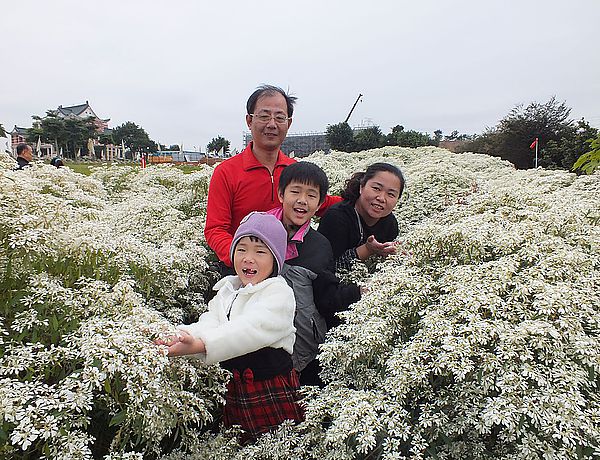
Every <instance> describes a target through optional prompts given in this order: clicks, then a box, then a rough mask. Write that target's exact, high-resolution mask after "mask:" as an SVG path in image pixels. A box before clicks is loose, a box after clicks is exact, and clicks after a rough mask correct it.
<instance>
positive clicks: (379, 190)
mask: <svg viewBox="0 0 600 460" xmlns="http://www.w3.org/2000/svg"><path fill="white" fill-rule="evenodd" d="M399 198H400V179H399V178H398V176H396V175H395V174H392V173H391V172H389V171H378V172H377V173H375V175H374V176H373V177H371V178H370V179H369V180H368V181H367V182H366V184H365V185H364V186H361V187H360V196H359V197H358V200H356V210H357V211H358V213H359V214H360V216H361V217H362V218H363V220H364V221H365V222H366V224H367V225H369V226H371V225H375V224H376V223H377V222H378V221H379V219H381V218H382V217H385V216H387V215H389V214H390V213H391V212H392V210H393V209H394V206H396V203H398V199H399Z"/></svg>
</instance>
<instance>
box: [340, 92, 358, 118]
mask: <svg viewBox="0 0 600 460" xmlns="http://www.w3.org/2000/svg"><path fill="white" fill-rule="evenodd" d="M361 97H362V94H360V93H359V94H358V97H357V98H356V101H355V102H354V105H353V106H352V108H351V109H350V113H349V114H348V116H347V117H346V119H345V120H344V123H348V120H349V119H350V115H352V112H354V108H355V107H356V104H358V101H359V100H360V98H361Z"/></svg>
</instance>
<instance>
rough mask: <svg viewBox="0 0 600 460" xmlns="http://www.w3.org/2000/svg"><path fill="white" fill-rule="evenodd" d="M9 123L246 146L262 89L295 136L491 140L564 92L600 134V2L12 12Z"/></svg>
mask: <svg viewBox="0 0 600 460" xmlns="http://www.w3.org/2000/svg"><path fill="white" fill-rule="evenodd" d="M1 6H2V8H1V13H0V31H1V32H0V51H2V57H3V60H2V62H3V64H1V65H0V123H1V124H2V125H3V126H4V127H5V128H6V129H7V130H11V129H12V127H13V126H14V125H15V124H16V125H18V126H25V127H29V126H31V121H32V120H31V116H32V115H43V114H44V113H45V111H46V110H48V109H55V108H56V107H58V106H59V105H61V104H62V105H64V106H68V105H76V104H81V103H84V102H85V101H86V100H88V101H89V102H90V105H91V106H92V108H93V110H94V111H95V112H96V114H97V115H98V116H100V117H101V118H110V119H111V121H110V123H109V126H110V127H115V126H117V125H119V124H121V123H123V122H126V121H133V122H135V123H137V124H138V125H140V126H142V127H143V128H144V129H145V130H146V131H147V132H148V134H149V135H150V137H151V139H153V140H155V141H160V142H161V143H163V144H179V143H181V142H183V143H184V147H185V149H186V150H188V149H193V148H194V147H196V148H197V147H201V149H202V151H204V150H205V148H206V144H207V143H208V142H209V141H210V140H211V139H212V138H213V137H216V136H218V135H222V136H224V137H226V138H227V139H229V140H230V141H231V145H232V147H236V148H238V149H240V148H241V147H242V133H243V131H244V130H245V128H246V126H245V122H244V114H245V103H246V100H247V98H248V96H249V95H250V94H251V93H252V91H253V90H254V89H255V88H256V86H258V85H260V84H262V83H270V84H275V85H278V86H281V87H282V88H284V89H286V90H288V89H289V91H291V93H292V94H294V95H295V96H297V97H298V103H297V106H296V111H295V113H294V119H293V123H292V127H291V129H290V132H292V133H300V132H322V131H324V130H325V128H326V126H327V125H328V124H333V123H337V122H340V121H343V120H344V119H345V117H346V115H347V114H348V112H349V111H350V108H351V107H352V104H353V103H354V101H355V99H356V97H357V96H358V94H359V93H362V94H363V95H364V97H363V100H362V102H360V103H359V104H358V105H357V107H356V109H355V111H354V113H353V114H352V117H351V119H350V124H351V125H359V124H361V123H362V124H366V123H374V124H376V125H379V126H380V127H381V129H382V131H383V132H384V133H388V132H389V131H390V129H391V127H392V126H395V125H397V124H401V125H403V126H404V127H405V128H407V129H416V130H419V131H426V132H429V133H432V132H433V131H434V130H436V129H441V130H443V132H444V133H446V134H447V133H450V132H451V131H453V130H458V131H459V132H461V133H479V132H481V131H482V130H483V129H485V127H488V126H493V125H495V124H496V123H497V122H498V121H499V120H500V119H501V118H502V117H503V116H505V115H506V114H507V113H508V112H509V110H510V109H511V108H512V107H514V106H515V105H516V104H519V103H524V104H528V103H529V102H532V101H538V102H546V101H547V100H548V99H549V98H550V97H552V96H553V95H556V97H557V98H558V99H559V100H561V101H566V102H567V105H568V106H570V107H572V109H573V111H572V117H573V118H580V117H582V116H584V117H585V118H586V119H587V120H588V121H590V122H591V123H592V124H593V125H594V126H597V127H600V53H599V46H598V45H599V44H600V39H599V38H598V21H599V19H600V1H599V0H570V1H566V0H546V1H533V0H504V1H499V0H498V1H496V0H489V1H481V0H460V1H452V0H447V1H442V0H439V1H434V0H419V1H416V0H412V1H408V0H384V1H377V0H371V1H367V0H364V1H360V2H359V1H355V0H343V1H342V0H334V1H328V0H318V1H317V0H305V1H301V2H300V1H299V2H291V1H290V2H285V1H268V2H267V1H262V0H258V1H256V0H255V1H248V0H246V1H241V0H235V1H227V0H221V1H211V2H203V1H198V0H171V1H168V2H166V1H147V0H118V1H117V0H104V1H99V2H85V1H81V0H73V1H69V0H53V1H33V0H19V1H7V0H2V2H1Z"/></svg>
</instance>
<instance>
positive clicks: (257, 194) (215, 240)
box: [204, 142, 341, 267]
mask: <svg viewBox="0 0 600 460" xmlns="http://www.w3.org/2000/svg"><path fill="white" fill-rule="evenodd" d="M295 162H296V160H294V159H292V158H289V157H288V156H286V155H285V154H284V153H283V152H282V151H281V150H280V151H279V156H278V157H277V162H276V163H275V167H274V168H273V174H272V175H271V173H270V171H269V169H268V168H267V167H266V166H264V165H263V164H262V163H260V162H259V161H258V160H257V159H256V157H255V156H254V154H253V153H252V142H250V144H248V146H247V147H246V148H245V149H244V150H243V151H242V152H241V153H239V154H238V155H235V156H234V157H231V158H229V159H227V160H225V161H223V162H222V163H220V164H219V165H218V166H217V167H216V168H215V170H214V172H213V175H212V178H211V180H210V186H209V189H208V205H207V209H206V227H205V228H204V236H205V237H206V241H207V242H208V245H209V246H210V247H211V249H212V250H213V251H215V253H216V254H217V257H218V258H219V260H221V261H222V262H224V263H225V264H226V265H227V266H229V267H231V266H232V263H231V260H230V259H229V247H230V246H231V241H232V240H233V235H234V233H235V231H236V230H237V228H238V227H239V225H240V221H241V220H242V219H243V218H244V217H245V216H246V215H247V214H248V213H250V212H251V211H268V210H270V209H273V208H275V207H277V206H279V205H280V203H279V198H278V197H277V187H278V186H279V177H280V176H281V171H283V169H284V168H285V167H286V166H287V165H290V164H292V163H295ZM339 201H341V198H340V197H338V196H329V195H328V196H327V197H326V198H325V202H324V203H323V205H321V208H320V209H319V212H317V215H322V214H323V213H324V212H325V210H326V209H327V208H328V207H329V206H331V205H332V204H335V203H337V202H339Z"/></svg>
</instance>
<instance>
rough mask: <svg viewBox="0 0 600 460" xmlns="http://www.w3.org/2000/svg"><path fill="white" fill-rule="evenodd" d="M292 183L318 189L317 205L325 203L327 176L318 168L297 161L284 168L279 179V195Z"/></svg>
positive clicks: (314, 165)
mask: <svg viewBox="0 0 600 460" xmlns="http://www.w3.org/2000/svg"><path fill="white" fill-rule="evenodd" d="M292 182H298V183H300V184H305V185H312V186H314V187H318V188H319V203H323V201H325V197H326V196H327V192H328V191H329V179H327V174H325V171H323V170H322V169H321V168H320V167H319V166H317V165H316V164H314V163H311V162H309V161H299V162H297V163H292V164H291V165H289V166H286V167H285V169H284V170H283V171H282V172H281V177H279V193H280V194H282V195H283V194H284V192H285V189H286V187H287V186H288V185H290V184H291V183H292Z"/></svg>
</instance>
